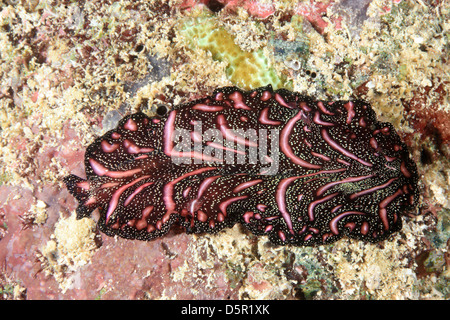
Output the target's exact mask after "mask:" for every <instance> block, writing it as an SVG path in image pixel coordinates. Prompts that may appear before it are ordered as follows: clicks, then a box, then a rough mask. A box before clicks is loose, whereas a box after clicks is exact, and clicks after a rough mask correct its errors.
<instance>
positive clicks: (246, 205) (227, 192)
mask: <svg viewBox="0 0 450 320" xmlns="http://www.w3.org/2000/svg"><path fill="white" fill-rule="evenodd" d="M85 166H86V175H87V179H86V180H84V179H82V178H79V177H77V176H74V175H69V176H68V177H66V178H65V180H64V181H65V183H66V185H67V187H68V189H69V191H70V192H71V193H72V194H73V195H75V197H76V198H77V199H78V201H79V202H80V205H79V206H78V208H77V216H78V217H79V218H81V217H86V216H89V215H90V213H91V212H92V211H93V210H94V209H96V208H99V210H100V220H99V223H98V225H99V227H100V230H102V231H103V232H105V233H106V234H108V235H116V234H117V235H119V236H121V237H124V238H132V239H134V238H136V239H142V240H151V239H154V238H156V237H160V236H162V235H164V234H165V233H167V232H168V231H169V229H170V228H171V227H172V226H173V225H176V224H177V225H181V226H182V227H184V228H185V229H186V232H188V233H203V232H217V231H219V230H221V229H223V228H225V227H230V226H232V225H234V224H235V223H237V222H240V223H241V224H243V225H244V226H245V227H247V228H248V229H249V230H251V231H252V232H253V233H254V234H256V235H264V234H266V235H268V236H269V239H270V240H271V241H272V242H274V243H276V244H294V245H313V244H326V243H331V242H334V241H336V240H338V239H340V238H341V237H342V236H344V235H346V236H348V237H352V238H357V239H361V240H364V241H370V242H376V241H380V240H383V239H386V238H387V237H388V236H389V235H390V234H392V233H393V232H396V231H398V230H400V229H401V214H402V212H403V211H405V210H410V209H412V208H413V207H414V205H415V202H416V199H417V181H418V175H417V170H416V166H415V164H414V162H413V161H412V160H411V159H410V158H409V154H408V151H407V147H406V145H405V144H404V143H402V142H401V140H400V138H399V136H398V135H397V133H396V132H395V129H394V128H393V126H392V125H391V124H389V123H380V122H378V121H377V120H376V117H375V113H374V111H373V110H372V109H371V107H370V106H369V105H368V104H367V103H365V102H363V101H359V100H356V101H315V100H313V99H311V98H309V97H306V96H302V95H300V94H298V93H295V92H290V91H288V90H285V89H279V90H276V91H274V90H273V89H272V87H271V86H267V87H261V88H258V89H255V90H251V91H242V90H241V89H238V88H236V87H226V88H221V89H217V90H216V91H215V92H214V93H213V95H212V96H209V97H206V98H204V99H200V100H196V101H192V102H189V103H187V104H183V105H179V106H176V107H175V108H174V109H173V110H170V111H169V110H167V109H165V108H160V109H159V110H158V115H157V116H155V117H152V118H149V117H147V116H146V115H144V114H143V113H136V114H132V115H129V116H127V117H125V118H124V119H122V120H121V121H120V122H119V124H118V126H117V128H116V129H114V130H112V131H109V132H108V133H106V134H105V135H104V136H102V137H100V138H98V139H97V140H95V142H94V143H92V144H91V145H90V146H89V147H88V149H87V151H86V156H85Z"/></svg>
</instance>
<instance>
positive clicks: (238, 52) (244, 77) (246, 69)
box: [180, 15, 292, 90]
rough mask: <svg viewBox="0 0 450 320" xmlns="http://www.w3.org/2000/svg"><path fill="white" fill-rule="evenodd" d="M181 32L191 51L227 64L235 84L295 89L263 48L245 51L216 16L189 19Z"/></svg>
mask: <svg viewBox="0 0 450 320" xmlns="http://www.w3.org/2000/svg"><path fill="white" fill-rule="evenodd" d="M180 31H181V35H182V36H184V38H185V39H186V41H187V45H188V48H189V49H191V50H196V49H202V50H206V51H208V52H210V53H211V55H212V58H213V59H214V60H216V61H220V62H222V61H226V62H228V65H227V67H226V75H227V78H228V79H229V80H230V81H231V82H232V83H233V84H234V85H236V86H238V87H240V88H243V89H246V90H249V89H253V88H258V87H260V86H265V85H268V84H271V85H272V87H273V88H274V89H279V88H286V89H292V82H290V81H288V80H287V79H286V77H285V76H284V75H278V73H277V72H276V71H275V69H274V68H273V67H272V66H271V65H270V61H269V59H268V58H267V57H266V55H265V54H264V50H263V49H262V48H260V49H257V50H253V51H245V50H242V49H241V48H240V47H239V46H238V45H237V44H236V43H235V41H234V40H235V39H234V37H233V36H232V35H231V34H230V33H228V32H227V31H226V30H225V29H224V28H222V27H220V26H219V25H218V23H217V22H216V21H215V19H214V18H213V17H210V16H209V15H201V16H199V17H196V18H194V19H189V20H187V21H185V23H184V24H183V25H182V27H181V30H180Z"/></svg>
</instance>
